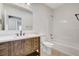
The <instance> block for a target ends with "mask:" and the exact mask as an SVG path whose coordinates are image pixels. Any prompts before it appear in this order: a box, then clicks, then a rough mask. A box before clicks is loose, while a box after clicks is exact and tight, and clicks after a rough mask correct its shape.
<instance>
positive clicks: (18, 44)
mask: <svg viewBox="0 0 79 59" xmlns="http://www.w3.org/2000/svg"><path fill="white" fill-rule="evenodd" d="M13 49H14V50H13V53H14V55H15V56H21V55H22V54H23V48H22V41H21V40H18V41H14V48H13Z"/></svg>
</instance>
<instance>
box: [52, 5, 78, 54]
mask: <svg viewBox="0 0 79 59" xmlns="http://www.w3.org/2000/svg"><path fill="white" fill-rule="evenodd" d="M76 13H78V14H79V4H64V5H63V6H61V7H59V8H57V9H55V10H54V25H53V35H54V42H56V43H59V44H61V45H62V46H64V47H61V46H59V45H58V47H61V48H60V50H63V51H64V52H66V53H68V54H71V55H79V21H78V20H77V19H76V17H75V14H76Z"/></svg>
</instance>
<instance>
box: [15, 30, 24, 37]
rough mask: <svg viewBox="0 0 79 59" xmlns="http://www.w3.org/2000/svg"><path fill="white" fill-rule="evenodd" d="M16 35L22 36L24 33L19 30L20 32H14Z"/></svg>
mask: <svg viewBox="0 0 79 59" xmlns="http://www.w3.org/2000/svg"><path fill="white" fill-rule="evenodd" d="M16 35H17V36H24V35H25V33H23V32H22V30H21V31H20V33H16Z"/></svg>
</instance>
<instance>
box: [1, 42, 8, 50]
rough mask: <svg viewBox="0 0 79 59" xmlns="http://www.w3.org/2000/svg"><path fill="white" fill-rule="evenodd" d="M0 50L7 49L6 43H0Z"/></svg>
mask: <svg viewBox="0 0 79 59" xmlns="http://www.w3.org/2000/svg"><path fill="white" fill-rule="evenodd" d="M0 49H8V43H0Z"/></svg>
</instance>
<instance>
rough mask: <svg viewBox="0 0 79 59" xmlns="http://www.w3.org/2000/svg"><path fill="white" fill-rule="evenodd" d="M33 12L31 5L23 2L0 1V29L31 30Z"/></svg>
mask: <svg viewBox="0 0 79 59" xmlns="http://www.w3.org/2000/svg"><path fill="white" fill-rule="evenodd" d="M32 27H33V14H32V11H31V6H28V5H27V4H24V3H16V4H13V3H12V4H11V3H10V4H9V3H4V4H3V3H0V31H2V30H8V31H11V30H12V31H13V30H19V28H21V29H22V30H25V31H27V30H32Z"/></svg>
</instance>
